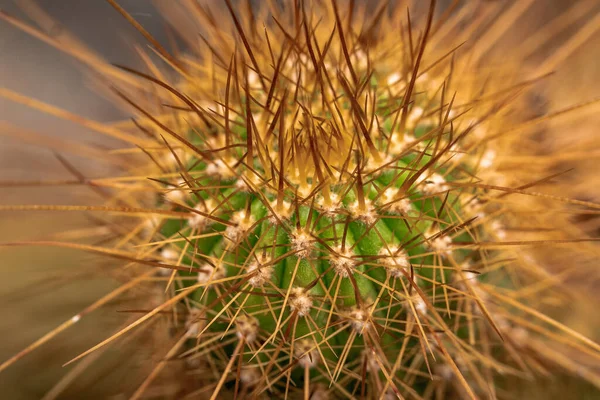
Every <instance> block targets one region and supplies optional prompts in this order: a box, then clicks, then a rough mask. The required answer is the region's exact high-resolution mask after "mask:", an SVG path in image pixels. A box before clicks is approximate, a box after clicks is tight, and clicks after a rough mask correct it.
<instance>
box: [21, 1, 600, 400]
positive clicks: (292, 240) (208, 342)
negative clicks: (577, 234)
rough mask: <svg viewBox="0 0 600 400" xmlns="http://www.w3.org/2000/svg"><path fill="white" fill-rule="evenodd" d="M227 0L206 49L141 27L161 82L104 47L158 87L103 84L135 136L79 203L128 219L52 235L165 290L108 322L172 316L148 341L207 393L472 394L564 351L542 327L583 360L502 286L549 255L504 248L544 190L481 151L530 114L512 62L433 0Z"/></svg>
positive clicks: (584, 346)
mask: <svg viewBox="0 0 600 400" xmlns="http://www.w3.org/2000/svg"><path fill="white" fill-rule="evenodd" d="M110 3H112V4H113V5H114V6H115V7H116V8H117V9H118V10H119V11H120V12H121V13H123V14H124V15H126V16H128V15H127V14H126V12H125V11H124V10H123V9H121V8H120V7H119V6H118V5H117V4H116V3H115V2H113V1H110ZM433 3H435V2H433ZM369 4H371V3H369ZM226 6H227V8H228V11H229V12H230V17H231V18H232V20H233V26H232V29H233V30H234V36H235V38H231V37H229V33H230V32H228V31H227V30H226V29H221V28H219V27H218V24H217V22H216V21H217V20H218V18H217V19H215V18H214V17H213V16H212V14H210V13H208V12H206V11H205V10H203V9H200V11H198V10H196V12H198V13H199V14H200V15H202V16H203V17H204V18H206V21H207V22H210V23H212V24H213V25H214V26H213V27H212V28H211V29H212V30H211V37H210V38H209V39H211V40H212V42H211V40H207V46H206V47H207V48H206V51H205V53H204V55H205V57H204V58H202V59H185V60H179V59H175V58H173V57H172V56H170V55H169V54H168V53H166V50H164V49H163V48H162V47H160V46H159V45H157V44H155V45H157V50H158V52H159V53H161V54H162V56H163V58H164V59H165V60H166V61H167V62H168V63H169V64H170V66H171V67H172V68H174V69H175V70H176V71H177V72H178V73H179V75H180V77H181V79H180V80H179V82H178V83H177V84H169V83H166V81H165V80H163V79H160V78H158V77H155V76H151V75H148V74H146V73H142V72H139V71H136V70H134V69H131V68H128V67H115V68H112V67H111V68H112V69H111V71H112V72H113V74H114V76H116V77H119V78H120V79H121V78H122V80H123V81H125V80H126V79H127V78H131V77H132V76H133V77H135V78H136V79H138V80H137V81H136V82H138V84H139V82H141V83H142V85H141V86H140V87H144V88H147V90H148V92H150V93H151V92H153V91H154V92H156V91H159V92H160V93H159V94H157V95H158V96H159V98H161V99H163V103H165V104H166V105H165V106H164V107H162V108H161V110H153V111H151V110H152V109H151V108H150V107H151V106H150V105H145V104H143V101H142V100H138V99H137V98H135V97H133V96H132V95H131V94H130V93H128V92H127V91H126V90H121V89H117V94H118V95H119V96H120V98H121V99H122V100H125V101H126V102H127V103H129V105H131V106H133V108H135V109H137V111H138V112H139V118H137V120H136V121H135V126H136V127H137V129H138V130H139V131H140V132H138V133H136V134H134V133H127V134H124V135H121V137H120V138H121V139H124V140H125V141H127V142H129V143H130V144H131V145H137V146H138V148H139V149H140V151H139V152H137V153H136V154H135V156H132V157H131V158H130V159H129V160H130V162H132V163H133V162H135V164H132V165H135V167H133V168H131V176H132V177H131V179H127V177H125V178H126V179H124V180H123V181H122V182H124V183H122V184H119V186H118V188H119V191H118V192H115V193H114V196H113V198H111V200H110V201H109V203H108V204H107V205H106V206H105V207H97V208H96V209H94V208H93V207H88V208H85V210H90V211H94V210H96V211H105V212H109V213H114V212H116V213H126V214H127V215H131V216H134V217H135V218H133V221H134V222H133V223H132V222H131V221H130V220H126V221H123V220H112V221H111V223H112V224H115V223H116V224H117V225H118V226H120V227H121V228H123V229H122V231H123V232H124V233H123V234H122V237H121V238H120V239H119V240H118V241H117V242H118V243H116V244H114V248H110V247H99V246H88V245H69V246H71V247H75V248H81V249H84V250H90V251H95V252H100V253H104V254H107V255H109V256H114V257H120V258H125V259H126V260H128V261H129V262H133V263H137V267H135V268H134V269H133V270H132V271H133V272H132V277H131V278H132V279H136V278H139V277H140V276H141V275H142V274H148V272H147V271H150V274H151V275H145V276H147V277H148V279H146V280H144V283H145V284H147V285H149V286H150V287H151V288H154V289H156V290H158V291H164V288H165V286H166V287H167V289H168V290H167V293H170V295H169V296H167V299H166V300H163V299H162V298H161V299H160V300H159V301H156V300H152V299H151V300H150V301H151V304H152V307H151V308H152V311H150V312H149V313H147V314H145V315H144V316H143V317H141V318H140V319H139V320H138V321H137V322H136V323H135V324H132V325H129V326H127V327H126V328H125V329H123V331H121V332H118V333H117V335H115V336H114V337H117V336H120V335H121V334H124V333H126V332H129V331H131V330H132V329H134V328H135V327H137V326H138V325H140V324H141V323H143V322H145V321H148V320H150V319H153V318H166V319H168V320H169V321H170V327H171V329H170V331H169V332H170V333H169V335H172V336H173V337H174V338H175V339H176V344H175V346H174V347H171V348H168V349H164V351H163V353H161V354H163V355H164V356H165V357H166V358H167V359H168V360H175V359H185V360H188V367H189V368H192V369H193V370H196V371H201V375H203V376H204V378H202V379H200V382H201V384H200V386H198V387H199V389H197V390H198V392H197V394H199V395H200V394H207V393H208V395H209V397H210V398H211V399H216V398H233V397H234V396H238V398H241V397H243V398H257V397H258V398H261V397H263V396H264V397H266V396H267V395H268V394H269V393H270V395H271V396H276V397H277V398H283V397H284V396H287V397H288V398H295V397H299V398H302V396H303V397H304V398H305V399H308V398H311V399H315V400H316V399H324V398H338V397H339V398H359V397H360V398H373V399H381V398H421V397H432V396H437V397H439V398H444V397H445V396H453V395H454V396H461V397H465V398H477V397H487V396H491V395H493V394H494V393H495V391H496V389H495V388H494V384H493V382H492V380H494V379H495V376H497V375H519V374H525V375H527V376H531V375H533V374H534V373H535V371H536V370H538V371H541V370H543V368H544V367H542V366H541V365H542V364H544V363H548V364H551V365H555V364H561V365H562V366H563V367H565V368H566V369H573V368H571V366H570V365H569V364H568V363H566V362H560V361H557V360H559V357H561V356H560V355H559V354H560V352H558V350H556V352H554V351H553V350H555V349H552V350H543V349H542V347H543V346H544V345H543V343H547V341H548V340H551V339H554V340H556V341H557V342H559V343H561V345H567V346H570V347H572V348H575V349H578V350H580V351H582V352H584V353H585V354H588V355H590V356H591V357H594V358H595V359H596V360H597V359H598V357H599V350H600V347H599V346H598V345H597V344H595V343H593V342H592V341H590V340H589V339H587V338H585V337H582V336H581V335H579V334H577V333H575V332H573V331H571V330H569V329H568V328H566V327H564V326H562V325H560V324H558V323H557V322H554V321H553V320H551V319H549V318H548V317H545V316H543V315H542V314H540V313H538V312H537V311H536V309H535V307H536V306H537V304H536V300H535V299H533V300H531V299H530V298H529V297H524V298H523V299H519V295H518V291H519V290H523V288H525V289H528V288H530V287H533V286H530V285H535V283H536V282H538V283H539V282H541V281H543V279H546V278H547V272H545V271H544V270H543V268H542V267H541V266H540V265H539V264H538V263H537V262H536V261H535V260H534V259H533V256H532V255H531V254H528V253H527V251H526V250H520V251H519V252H515V251H514V248H515V246H516V247H519V246H525V247H527V245H529V244H531V243H538V242H539V240H538V241H532V240H529V239H523V237H524V236H523V237H519V236H518V234H519V232H518V228H515V229H514V230H512V231H511V230H509V229H507V226H511V224H515V220H514V214H511V211H514V210H518V209H519V207H529V208H528V209H529V210H531V209H534V210H536V208H535V207H541V206H542V204H541V203H537V202H536V198H535V197H531V199H530V200H528V201H529V203H528V202H523V204H525V203H526V204H527V206H524V205H522V204H521V206H519V205H516V206H515V205H514V204H513V203H511V202H510V201H507V197H508V196H509V195H515V193H516V194H521V195H527V194H529V193H528V192H527V191H526V190H525V189H526V188H527V187H525V186H523V187H516V186H512V185H511V184H513V183H514V182H516V179H515V177H514V176H513V174H518V173H519V171H514V170H511V171H503V170H502V169H501V168H500V166H499V165H500V162H499V161H498V158H499V156H501V155H502V154H506V152H510V151H512V150H511V149H512V148H511V146H513V145H514V142H515V137H514V136H511V135H508V134H506V132H505V131H506V128H505V126H506V124H509V125H515V124H517V123H520V122H521V121H522V120H524V119H526V118H527V117H528V116H527V115H526V114H525V113H523V112H522V110H521V108H520V106H519V104H522V103H518V100H515V99H516V96H517V95H518V94H519V92H520V91H521V90H522V89H523V87H524V86H527V82H525V84H521V83H517V81H516V80H514V78H515V75H518V71H517V72H516V73H513V71H511V70H510V69H509V68H508V67H505V68H504V69H502V70H500V71H495V70H494V71H493V73H490V72H489V70H486V67H485V62H484V61H482V60H481V56H479V59H478V60H476V61H474V60H473V59H472V58H477V55H482V54H485V49H479V48H477V46H468V47H469V50H465V49H459V47H457V44H458V43H455V41H450V40H447V39H446V38H444V37H440V35H442V33H441V32H440V30H445V29H446V27H447V26H448V25H451V23H450V22H446V25H444V24H441V23H438V22H439V21H437V20H435V19H434V10H435V8H434V4H432V5H431V6H430V8H429V9H428V10H426V12H425V13H424V14H423V15H421V16H420V22H421V25H419V28H420V29H415V28H414V27H412V26H411V23H415V22H416V20H417V19H418V18H415V17H414V16H413V17H412V18H413V19H408V20H407V17H406V16H404V12H405V11H404V10H390V9H388V8H387V6H386V3H381V4H378V7H377V8H376V9H375V10H374V11H373V12H372V13H368V12H367V10H363V9H361V8H357V9H356V10H354V9H353V8H349V7H347V6H346V5H345V3H344V4H343V5H342V4H339V3H338V2H336V1H333V2H331V3H329V2H320V1H314V2H300V5H298V6H296V7H292V6H286V7H285V8H284V9H283V10H280V9H279V8H278V6H276V5H272V6H271V8H261V9H259V10H257V11H256V10H255V11H256V13H251V12H250V11H248V13H247V14H244V15H240V13H236V12H235V11H234V10H233V7H232V5H231V4H230V3H229V1H226ZM353 12H354V13H355V15H354V17H353V16H352V15H353ZM268 16H271V17H272V18H269V17H268ZM447 17H448V16H447V15H446V18H447ZM408 18H411V17H410V16H409V17H408ZM399 21H402V22H399ZM263 24H264V26H263ZM140 29H143V28H140ZM447 29H448V31H447V32H453V29H452V27H449V28H447ZM458 39H459V38H458V37H457V39H456V40H458ZM448 42H452V43H450V44H449V43H448ZM473 54H475V55H476V56H475V57H473ZM208 55H210V56H208ZM151 69H153V68H151ZM157 76H158V75H157ZM111 132H112V131H111ZM132 132H133V130H132ZM142 133H143V135H144V136H142ZM517 143H518V141H517ZM132 152H134V153H135V152H136V150H133V151H132ZM139 177H142V179H140V178H139ZM146 178H150V180H148V179H146ZM525 178H529V177H527V176H525ZM114 182H117V181H114ZM100 185H101V184H100ZM115 187H116V186H115ZM532 196H533V195H532ZM530 203H531V204H530ZM588 206H589V205H588ZM511 207H513V208H511ZM26 208H27V207H26ZM48 208H52V209H55V210H59V209H60V208H59V207H48ZM28 209H31V207H28ZM71 209H78V208H76V207H73V208H71ZM79 209H83V208H79ZM537 210H539V208H538V209H537ZM515 225H516V224H515ZM565 242H568V241H565ZM42 244H43V243H42ZM45 244H52V245H61V246H66V245H67V244H65V243H64V242H63V243H49V242H46V243H45ZM140 249H141V250H140ZM151 276H153V278H151ZM156 281H158V283H157V282H156ZM169 290H171V291H169ZM166 311H171V312H169V313H165V312H166ZM163 313H164V314H169V315H168V316H164V317H163V316H161V315H162V314H163ZM77 317H79V315H78V316H77ZM78 319H79V318H77V320H78ZM530 319H534V320H535V321H534V322H530V321H529V320H530ZM76 322H77V321H73V323H76ZM114 337H111V338H109V339H107V341H105V342H102V343H101V344H100V345H99V346H96V347H94V348H93V349H91V350H90V351H87V352H85V353H84V354H82V355H80V356H78V357H77V358H76V360H77V359H79V358H81V357H83V356H85V355H87V354H89V353H90V352H92V351H94V350H96V349H97V348H99V347H101V346H104V345H106V344H109V343H111V341H112V339H113V338H114ZM164 367H165V365H164V364H159V365H158V366H157V367H156V369H155V370H154V372H153V374H151V375H150V376H149V377H148V378H147V379H146V380H145V381H144V383H143V384H142V386H140V388H139V389H138V391H136V392H135V394H134V397H138V396H142V395H143V393H144V391H145V390H146V389H147V388H148V387H149V386H150V385H152V383H153V380H154V379H155V376H156V375H157V374H158V373H160V372H161V370H162V369H163V368H164ZM581 371H585V372H584V373H582V374H583V375H584V376H585V377H587V378H588V379H589V380H591V381H593V382H594V381H595V382H596V383H597V382H598V378H597V376H596V375H595V374H594V372H593V371H591V370H589V369H586V368H585V367H584V366H581V367H580V369H579V372H580V373H581ZM206 388H208V389H206ZM189 393H196V392H193V391H192V392H187V394H189Z"/></svg>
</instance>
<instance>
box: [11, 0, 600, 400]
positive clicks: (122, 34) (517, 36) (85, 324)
mask: <svg viewBox="0 0 600 400" xmlns="http://www.w3.org/2000/svg"><path fill="white" fill-rule="evenodd" d="M158 1H159V2H163V3H165V2H166V3H169V2H171V1H176V0H158ZM581 1H587V0H581ZM589 1H591V2H597V0H589ZM578 2H579V1H577V3H578ZM19 3H21V4H26V3H27V2H25V1H16V0H15V1H13V0H0V9H2V10H3V11H5V12H7V13H9V14H10V15H13V16H16V17H18V18H20V19H23V20H25V21H30V19H29V18H28V15H27V14H26V13H24V12H23V10H22V9H21V8H20V7H19ZM36 3H37V4H38V5H39V6H41V7H42V8H43V9H44V10H45V11H46V12H47V13H48V14H49V15H50V16H52V17H53V18H55V19H56V20H57V21H59V22H60V24H62V26H64V28H66V29H67V30H68V31H70V32H72V33H74V34H75V35H76V36H77V37H78V38H79V39H80V40H81V41H82V42H84V43H86V44H87V45H88V46H89V47H91V48H92V49H94V50H96V51H97V52H98V53H99V54H100V55H102V57H104V58H105V59H106V60H109V61H110V62H114V63H119V64H123V65H128V66H132V67H136V66H140V65H141V62H140V60H139V59H138V58H137V57H136V55H135V53H134V51H133V44H134V43H143V42H142V39H141V38H140V36H139V34H138V33H137V31H135V30H134V29H133V28H131V26H130V25H129V24H128V23H127V22H126V21H125V20H124V19H123V18H122V17H121V16H120V15H118V14H117V13H116V11H115V10H114V9H113V8H112V7H111V6H110V5H109V4H108V3H106V2H105V1H103V0H86V1H81V0H36ZM119 3H120V4H121V5H122V6H123V7H124V8H125V9H126V10H127V11H128V12H129V13H131V15H132V16H133V17H134V18H136V19H137V20H138V21H139V22H140V23H141V24H143V26H144V27H145V28H146V29H147V30H148V31H149V32H150V33H152V34H153V35H154V37H155V38H157V39H158V40H159V41H160V42H161V43H166V42H167V40H166V33H165V29H164V20H162V19H161V16H160V14H159V13H158V12H157V9H156V8H155V7H154V6H153V4H152V2H151V1H150V0H120V1H119ZM442 3H443V2H442ZM574 3H576V1H575V0H537V1H536V2H534V6H533V7H532V8H531V9H530V11H528V13H527V14H526V15H525V16H524V18H522V19H521V20H519V21H518V22H517V23H516V25H515V27H514V32H513V33H511V34H510V35H508V38H507V39H506V40H504V41H503V42H501V43H499V46H500V47H501V48H502V49H504V51H510V48H511V47H512V46H515V45H516V43H518V41H519V40H521V39H522V35H523V32H530V31H531V30H532V29H535V28H536V27H540V26H543V25H544V23H545V22H546V21H549V20H550V19H552V18H553V17H555V16H557V15H560V13H561V12H563V11H564V9H565V8H566V7H570V6H571V5H573V4H574ZM163 5H164V4H163ZM442 6H443V4H442ZM52 29H53V30H54V33H55V34H60V32H61V27H60V26H54V27H52ZM568 34H569V32H565V35H568ZM599 49H600V35H598V34H595V35H594V36H593V37H592V38H591V39H589V40H587V41H586V42H585V43H584V44H583V45H582V46H581V48H580V49H579V50H578V51H577V52H576V54H575V55H573V56H572V57H571V58H570V59H569V60H568V62H567V63H566V64H565V65H562V66H561V68H560V70H559V71H558V72H557V74H556V75H555V77H554V78H552V80H551V83H550V84H548V86H547V87H546V88H545V91H546V93H547V95H548V97H547V101H548V102H549V103H550V108H552V109H556V108H559V107H561V106H566V105H570V104H574V103H576V102H578V101H580V100H582V99H590V98H592V97H595V96H598V95H600V84H599V83H598V82H600V50H599ZM543 51H545V52H551V51H552V48H551V47H550V48H547V49H543ZM0 54H1V56H0V57H1V60H2V61H1V62H0V87H3V88H8V89H11V90H14V91H16V92H19V93H23V94H26V95H30V96H32V97H35V98H36V99H39V100H41V101H44V102H48V103H51V104H54V105H56V106H58V107H61V108H63V109H65V110H68V111H70V112H72V113H75V114H79V115H82V116H85V117H87V118H90V119H93V120H98V121H102V122H108V121H116V120H119V119H123V118H127V117H128V116H127V115H126V114H125V113H124V112H123V111H122V110H119V109H117V108H115V107H114V106H113V105H112V104H111V102H110V101H108V100H106V99H105V98H104V97H102V96H100V95H98V94H97V92H96V91H95V89H94V88H93V87H92V86H91V85H90V80H89V79H88V76H87V75H86V74H85V73H84V70H83V68H82V67H81V66H80V65H78V64H77V63H76V62H74V61H73V60H72V59H71V58H70V57H69V56H67V55H65V54H63V53H61V52H60V51H57V50H56V49H53V48H52V47H50V46H48V45H47V44H44V43H42V42H41V41H38V40H36V39H34V38H32V37H31V36H29V35H27V34H26V33H23V32H22V31H20V30H19V29H17V28H15V27H14V26H12V25H10V24H8V23H6V22H5V21H0ZM533 61H534V60H533ZM599 122H600V120H599V119H598V117H597V116H595V117H593V116H590V117H589V118H587V119H586V121H585V124H581V125H578V126H577V127H576V129H575V128H573V129H572V130H571V131H570V132H569V135H574V134H577V135H581V136H587V135H591V136H594V137H595V138H598V135H600V134H599V133H598V131H597V128H596V127H597V126H598V123H599ZM0 123H1V124H2V126H1V127H0V181H8V180H35V179H69V178H72V176H71V175H70V174H69V172H68V171H67V170H66V169H65V167H64V166H63V165H62V164H61V162H60V161H59V160H58V159H57V157H56V155H55V154H54V153H53V151H52V150H49V149H48V148H47V147H48V146H47V145H48V143H49V144H50V145H52V143H51V142H48V143H41V142H40V139H39V138H38V137H37V136H35V135H34V134H32V132H37V133H40V134H43V135H44V136H45V137H47V138H50V139H51V138H62V139H72V140H73V142H74V143H87V144H91V145H95V146H99V147H100V148H102V147H104V146H107V145H109V144H110V143H109V142H107V139H106V138H105V137H100V136H99V135H96V134H94V133H93V132H90V131H87V130H86V129H84V128H82V127H81V126H79V125H74V124H72V123H69V122H66V121H64V120H60V119H57V118H53V117H50V116H47V115H44V114H42V113H40V112H36V111H33V110H31V109H28V108H27V107H25V106H22V105H18V104H15V103H13V102H11V101H8V100H5V99H3V98H0ZM7 132H8V133H10V134H7ZM15 134H16V135H15ZM15 136H18V138H15ZM75 139H76V140H75ZM53 150H54V151H55V152H59V153H61V149H60V148H54V149H53ZM61 154H62V153H61ZM63 155H64V154H63ZM65 157H66V158H67V159H68V161H69V162H70V163H72V164H73V165H74V166H76V167H77V169H79V170H80V171H81V172H82V173H83V174H84V175H86V176H88V177H98V176H102V175H103V174H105V173H107V172H108V171H109V166H108V165H105V164H103V163H102V162H101V161H99V160H94V161H92V162H90V160H89V159H88V158H78V157H76V156H74V155H72V154H68V155H65ZM588 168H589V169H590V171H589V173H590V174H591V176H594V175H596V174H597V173H598V172H599V171H598V168H600V167H598V165H597V164H594V163H592V164H591V165H589V166H588ZM598 193H600V190H598V189H596V190H595V191H594V190H591V189H590V194H589V198H588V200H595V201H598V200H599V198H598ZM94 202H100V200H99V198H98V196H96V195H95V194H94V193H93V192H91V191H90V190H89V189H88V188H74V187H71V188H69V189H68V190H65V189H64V188H63V187H44V188H39V187H38V188H36V187H31V188H11V187H0V204H90V203H94ZM85 218H86V217H85V216H82V215H79V214H78V213H63V214H61V215H60V216H58V217H57V215H56V214H53V213H44V212H36V213H22V214H20V213H2V214H0V242H5V241H9V240H10V241H13V240H19V239H33V238H38V237H40V238H41V237H43V236H44V235H46V234H49V233H51V232H57V231H66V230H68V229H69V228H73V227H78V226H84V225H85V224H86V223H87V222H88V221H87V220H86V219H85ZM32 233H33V234H34V236H33V237H32ZM90 260H91V256H89V255H84V254H82V253H79V252H74V251H68V250H60V249H47V248H26V249H24V248H21V249H18V248H0V304H1V306H0V337H2V340H0V362H2V361H4V360H6V359H8V358H9V357H11V356H13V355H14V354H15V353H16V352H18V351H20V350H21V349H23V348H24V347H26V346H27V345H29V344H30V343H32V342H33V341H34V340H36V339H38V338H39V337H40V336H42V335H43V334H44V333H46V332H47V331H48V330H50V329H52V328H54V327H56V326H57V325H58V324H60V323H62V322H63V321H64V320H66V319H69V318H70V317H71V316H72V315H74V314H76V313H77V312H79V311H80V310H81V309H83V308H84V307H85V306H87V305H89V304H90V303H92V302H93V301H94V300H96V299H97V298H99V297H100V296H102V295H104V294H106V293H108V292H109V291H110V290H111V289H112V288H114V287H115V282H113V281H112V280H110V279H108V278H106V279H102V278H100V276H101V275H102V274H98V270H97V267H96V266H95V265H96V264H95V263H91V262H90ZM587 283H588V284H589V282H587ZM592 287H598V282H593V285H592ZM597 305H598V304H597V303H593V302H592V303H590V304H582V305H581V306H582V307H575V306H574V307H573V310H571V311H572V313H571V314H572V317H571V320H570V321H569V324H570V325H571V326H573V327H575V328H577V329H579V330H580V331H582V333H583V334H586V335H588V336H591V337H595V338H596V339H598V338H599V335H600V333H599V332H594V331H593V329H594V328H590V326H594V325H590V324H589V323H588V322H589V321H590V320H593V319H594V317H592V316H593V315H595V314H596V313H597V312H596V310H597V309H596V308H595V307H596V306H597ZM121 322H123V317H122V316H119V315H115V314H114V312H113V313H110V312H105V313H103V312H98V313H96V314H95V315H94V318H90V319H85V320H83V321H82V323H81V327H79V328H77V329H73V330H68V331H67V332H64V333H63V334H61V335H59V336H58V337H57V338H55V339H54V340H52V341H51V342H50V343H49V344H48V345H46V346H44V347H43V348H42V349H39V350H37V351H35V352H34V353H32V354H30V355H28V356H27V357H25V358H23V359H22V360H20V361H19V362H17V363H16V364H15V365H13V366H12V367H11V368H9V369H8V370H6V371H4V372H3V373H0V390H1V394H0V397H1V398H4V399H23V400H25V399H39V398H42V397H43V396H44V394H46V393H47V392H48V391H49V390H51V388H52V387H53V385H54V384H55V383H56V382H57V381H58V379H59V378H60V377H61V376H64V374H66V373H68V372H69V370H70V368H73V367H72V366H70V367H68V368H60V365H61V364H62V363H64V362H66V361H68V360H70V359H71V358H73V357H74V356H76V355H77V354H79V353H80V352H81V351H84V350H86V349H87V348H88V347H90V346H91V345H93V344H95V343H97V342H98V341H99V340H101V339H103V338H105V335H106V333H107V332H110V331H111V330H112V329H113V327H116V326H117V325H118V324H119V323H121ZM590 330H592V331H590ZM113 367H114V365H112V364H110V362H108V363H107V365H106V371H105V375H104V376H102V377H101V378H102V379H100V380H99V381H96V382H94V381H81V382H78V383H77V384H76V385H74V386H75V387H77V386H79V387H85V388H87V389H86V397H85V398H115V399H116V398H119V397H114V396H113V394H114V393H113V392H111V390H110V389H111V388H110V387H109V386H110V385H107V382H112V383H113V384H115V385H117V384H120V383H123V382H122V380H123V377H122V376H116V375H117V374H115V373H114V371H113V372H112V373H111V370H112V368H113ZM74 392H75V391H73V393H74ZM518 392H520V393H522V396H523V397H521V398H534V397H535V398H545V399H549V398H556V399H558V398H589V399H592V398H600V397H595V396H600V393H598V392H597V391H594V390H593V389H592V388H591V387H589V385H587V384H583V383H581V382H579V381H577V380H574V379H571V378H557V379H548V380H546V381H542V382H537V383H535V384H534V383H531V382H528V383H527V384H523V385H522V387H521V388H520V389H518ZM69 393H70V392H65V394H64V395H63V396H61V397H59V398H81V397H78V396H77V395H74V394H73V395H70V394H69Z"/></svg>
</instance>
